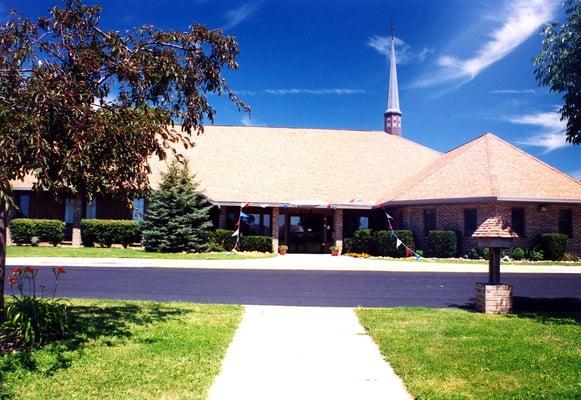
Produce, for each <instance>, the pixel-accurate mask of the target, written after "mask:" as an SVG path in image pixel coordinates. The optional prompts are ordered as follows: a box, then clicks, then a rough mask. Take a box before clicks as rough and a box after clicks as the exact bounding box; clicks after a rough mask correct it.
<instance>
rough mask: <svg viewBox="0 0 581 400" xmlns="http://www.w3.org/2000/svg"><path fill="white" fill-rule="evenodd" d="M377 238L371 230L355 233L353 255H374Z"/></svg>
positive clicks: (360, 230) (361, 230)
mask: <svg viewBox="0 0 581 400" xmlns="http://www.w3.org/2000/svg"><path fill="white" fill-rule="evenodd" d="M374 250H375V237H374V235H373V231H372V230H371V229H359V230H356V231H355V232H353V246H352V249H351V251H352V252H353V253H367V254H374Z"/></svg>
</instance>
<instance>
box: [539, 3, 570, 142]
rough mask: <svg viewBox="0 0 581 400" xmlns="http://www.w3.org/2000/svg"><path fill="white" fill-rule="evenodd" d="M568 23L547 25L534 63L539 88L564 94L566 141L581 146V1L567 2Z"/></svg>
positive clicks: (563, 115)
mask: <svg viewBox="0 0 581 400" xmlns="http://www.w3.org/2000/svg"><path fill="white" fill-rule="evenodd" d="M565 9H566V13H567V21H566V22H565V23H564V24H563V25H561V26H559V24H558V23H557V22H552V23H551V24H549V25H547V26H546V27H545V29H544V30H543V32H542V35H543V37H544V39H543V44H542V50H541V53H540V54H539V55H538V56H537V57H536V58H535V59H534V64H535V65H536V68H535V76H536V79H537V81H538V82H539V84H541V85H544V86H548V87H549V90H550V91H551V92H558V93H563V103H564V104H563V107H561V109H560V110H559V112H560V113H561V119H566V120H567V130H566V138H567V141H568V142H570V143H573V144H581V1H580V0H566V1H565Z"/></svg>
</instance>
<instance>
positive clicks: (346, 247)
mask: <svg viewBox="0 0 581 400" xmlns="http://www.w3.org/2000/svg"><path fill="white" fill-rule="evenodd" d="M352 252H353V239H351V238H347V239H344V240H343V253H352Z"/></svg>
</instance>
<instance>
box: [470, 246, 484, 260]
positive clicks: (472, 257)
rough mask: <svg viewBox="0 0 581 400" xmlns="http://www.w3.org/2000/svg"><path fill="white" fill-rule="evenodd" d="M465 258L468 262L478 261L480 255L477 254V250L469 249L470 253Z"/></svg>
mask: <svg viewBox="0 0 581 400" xmlns="http://www.w3.org/2000/svg"><path fill="white" fill-rule="evenodd" d="M467 256H468V258H469V259H470V260H480V258H481V256H480V253H479V252H478V249H475V248H471V249H470V251H469V252H468V254H467Z"/></svg>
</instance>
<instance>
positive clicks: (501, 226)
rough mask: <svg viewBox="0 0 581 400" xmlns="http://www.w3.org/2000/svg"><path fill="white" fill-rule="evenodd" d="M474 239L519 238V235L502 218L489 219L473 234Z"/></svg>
mask: <svg viewBox="0 0 581 400" xmlns="http://www.w3.org/2000/svg"><path fill="white" fill-rule="evenodd" d="M472 237H474V238H517V237H518V235H517V234H516V232H514V231H513V230H512V228H511V227H510V226H508V224H506V223H505V222H504V220H503V219H502V218H500V217H491V218H487V219H486V220H485V221H484V222H483V223H482V224H481V225H480V226H479V227H478V229H476V231H475V232H474V233H473V234H472Z"/></svg>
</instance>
